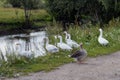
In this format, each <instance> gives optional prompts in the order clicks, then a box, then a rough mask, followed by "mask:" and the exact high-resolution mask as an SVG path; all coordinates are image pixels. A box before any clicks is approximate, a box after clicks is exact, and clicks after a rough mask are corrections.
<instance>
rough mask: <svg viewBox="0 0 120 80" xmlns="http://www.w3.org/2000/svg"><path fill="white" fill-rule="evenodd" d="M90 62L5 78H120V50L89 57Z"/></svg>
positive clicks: (58, 79)
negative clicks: (105, 54)
mask: <svg viewBox="0 0 120 80" xmlns="http://www.w3.org/2000/svg"><path fill="white" fill-rule="evenodd" d="M85 62H86V63H88V64H77V63H69V64H66V65H63V66H61V67H59V68H58V69H57V70H53V71H51V72H48V73H45V72H38V73H34V74H30V75H29V76H22V77H18V78H13V79H5V80H120V51H119V52H116V53H113V54H111V55H107V56H101V57H97V58H88V59H87V60H86V61H85Z"/></svg>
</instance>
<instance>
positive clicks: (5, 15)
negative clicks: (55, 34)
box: [0, 8, 52, 31]
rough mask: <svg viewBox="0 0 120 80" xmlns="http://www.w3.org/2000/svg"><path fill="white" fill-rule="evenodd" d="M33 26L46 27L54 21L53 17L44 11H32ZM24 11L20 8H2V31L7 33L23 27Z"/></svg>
mask: <svg viewBox="0 0 120 80" xmlns="http://www.w3.org/2000/svg"><path fill="white" fill-rule="evenodd" d="M30 19H31V21H32V23H34V24H33V26H35V27H42V26H46V23H47V22H50V21H51V20H52V18H51V16H50V15H49V14H48V13H47V11H46V10H44V9H37V10H31V17H30ZM24 20H25V19H24V10H23V9H19V8H0V31H4V30H5V31H7V30H11V29H17V28H20V27H23V23H24Z"/></svg>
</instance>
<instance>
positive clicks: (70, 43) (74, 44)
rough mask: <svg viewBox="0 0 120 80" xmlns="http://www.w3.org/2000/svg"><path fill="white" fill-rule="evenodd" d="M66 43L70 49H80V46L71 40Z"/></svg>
mask: <svg viewBox="0 0 120 80" xmlns="http://www.w3.org/2000/svg"><path fill="white" fill-rule="evenodd" d="M66 43H67V44H68V45H69V46H70V47H75V48H77V47H79V44H77V43H76V42H75V41H73V40H70V39H67V40H66Z"/></svg>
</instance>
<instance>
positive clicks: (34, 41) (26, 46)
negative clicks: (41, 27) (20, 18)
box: [0, 31, 46, 61]
mask: <svg viewBox="0 0 120 80" xmlns="http://www.w3.org/2000/svg"><path fill="white" fill-rule="evenodd" d="M45 37H46V32H45V31H39V32H32V33H29V34H17V35H7V36H2V37H0V58H1V59H2V58H4V60H5V61H7V57H6V56H7V55H11V54H15V55H21V56H27V57H30V56H33V55H34V57H38V56H43V55H45V54H46V51H45V49H44V40H43V39H44V38H45Z"/></svg>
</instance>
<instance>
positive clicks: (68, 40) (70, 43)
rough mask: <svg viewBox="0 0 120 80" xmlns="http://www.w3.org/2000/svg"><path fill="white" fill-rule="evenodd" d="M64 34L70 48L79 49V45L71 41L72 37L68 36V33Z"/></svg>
mask: <svg viewBox="0 0 120 80" xmlns="http://www.w3.org/2000/svg"><path fill="white" fill-rule="evenodd" d="M64 33H65V34H66V37H65V40H66V43H67V44H68V45H69V46H70V47H74V48H77V47H79V44H77V42H75V41H74V40H71V35H70V34H68V33H67V32H66V31H65V32H64Z"/></svg>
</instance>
